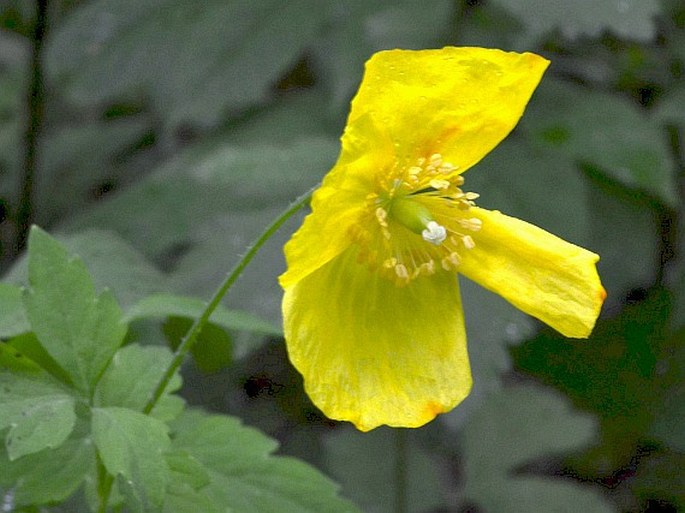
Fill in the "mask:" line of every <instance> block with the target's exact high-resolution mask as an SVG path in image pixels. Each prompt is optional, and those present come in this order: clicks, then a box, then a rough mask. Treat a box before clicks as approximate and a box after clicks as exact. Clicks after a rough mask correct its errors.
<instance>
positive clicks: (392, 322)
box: [283, 249, 471, 431]
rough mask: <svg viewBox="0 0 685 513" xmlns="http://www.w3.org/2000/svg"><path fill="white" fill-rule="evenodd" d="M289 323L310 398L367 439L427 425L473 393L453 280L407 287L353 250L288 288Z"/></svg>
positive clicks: (293, 354) (437, 278) (291, 349)
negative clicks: (371, 433) (383, 430)
mask: <svg viewBox="0 0 685 513" xmlns="http://www.w3.org/2000/svg"><path fill="white" fill-rule="evenodd" d="M283 317H284V331H285V338H286V342H287V347H288V354H289V356H290V359H291V361H292V362H293V364H294V365H295V367H296V368H297V369H298V370H299V371H300V372H301V373H302V375H303V376H304V382H305V389H306V391H307V394H308V395H309V397H310V398H311V399H312V401H313V402H314V403H315V404H316V405H317V406H318V407H319V408H320V409H321V410H322V411H323V412H324V413H325V414H326V415H327V416H329V417H330V418H333V419H338V420H348V421H350V422H353V423H354V424H355V425H356V426H357V428H359V429H360V430H362V431H368V430H370V429H373V428H375V427H377V426H379V425H382V424H387V425H389V426H395V427H418V426H421V425H423V424H425V423H427V422H429V421H430V420H432V419H433V418H434V417H435V416H436V415H437V414H439V413H442V412H446V411H449V410H450V409H452V408H453V407H454V406H456V405H457V404H458V403H459V402H461V401H462V400H463V399H464V398H465V397H466V395H468V393H469V390H470V388H471V373H470V370H469V362H468V355H467V353H466V335H465V332H464V319H463V313H462V307H461V300H460V295H459V287H458V283H457V279H456V277H455V276H454V275H451V274H449V273H446V272H438V273H436V274H435V275H433V276H430V277H424V278H422V279H420V280H415V281H414V282H412V283H411V284H410V285H408V286H406V287H397V286H396V285H395V284H394V283H393V282H391V281H389V280H387V279H385V278H382V277H380V276H379V275H378V274H377V273H373V272H370V271H369V270H368V269H367V268H366V267H365V266H363V265H360V264H358V263H357V261H356V256H355V250H354V249H350V250H348V251H346V252H344V253H342V254H340V255H339V256H338V257H336V258H335V259H333V260H331V261H330V262H328V263H327V264H326V265H325V266H323V267H321V268H319V269H318V270H317V271H315V272H313V273H311V274H310V275H308V276H307V277H305V278H304V279H302V280H301V281H299V282H297V283H296V284H295V285H293V286H292V287H289V288H286V291H285V296H284V300H283Z"/></svg>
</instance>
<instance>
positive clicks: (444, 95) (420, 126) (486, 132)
mask: <svg viewBox="0 0 685 513" xmlns="http://www.w3.org/2000/svg"><path fill="white" fill-rule="evenodd" d="M548 65H549V61H547V60H546V59H544V58H542V57H540V56H538V55H535V54H531V53H523V54H519V53H513V52H509V53H508V52H503V51H501V50H491V49H485V48H471V47H465V48H453V47H447V48H443V49H441V50H420V51H411V50H390V51H385V52H379V53H377V54H375V55H374V56H373V57H372V58H371V59H370V60H369V61H368V62H367V63H366V71H365V73H364V79H363V81H362V84H361V86H360V88H359V92H358V93H357V96H356V97H355V98H354V100H353V101H352V110H351V112H350V116H349V120H348V126H347V129H346V131H345V135H344V137H343V141H344V140H345V138H348V137H355V138H363V137H364V135H363V133H364V132H365V131H366V130H367V128H368V127H369V126H370V125H375V126H376V127H378V130H380V131H383V132H385V133H386V135H387V137H389V138H390V140H392V141H393V143H394V144H395V147H396V148H397V150H396V155H395V156H396V158H397V160H398V161H399V162H400V163H401V164H402V165H407V164H409V163H411V165H413V162H414V161H415V159H416V158H417V157H428V156H430V155H431V154H433V153H440V154H442V156H443V158H444V159H445V161H448V162H450V163H451V164H453V165H455V166H457V167H458V169H457V172H463V171H465V170H466V169H468V168H469V167H471V166H472V165H474V164H475V163H476V162H478V161H479V160H481V159H482V158H483V157H484V156H485V155H486V154H487V153H488V152H490V150H492V149H493V148H494V147H495V146H496V145H497V144H498V143H499V142H500V141H501V140H502V139H504V137H506V136H507V134H508V133H509V132H510V131H511V130H512V129H513V128H514V126H516V123H517V122H518V120H519V118H520V117H521V115H522V114H523V110H524V108H525V106H526V104H527V103H528V101H529V99H530V97H531V95H532V94H533V91H534V90H535V87H536V86H537V84H538V83H539V81H540V79H541V77H542V74H543V72H544V71H545V69H546V68H547V66H548ZM366 116H370V117H371V118H372V122H371V123H370V122H369V121H368V120H365V119H364V118H365V117H366ZM360 121H361V122H360ZM358 132H362V134H361V135H358V134H357V133H358Z"/></svg>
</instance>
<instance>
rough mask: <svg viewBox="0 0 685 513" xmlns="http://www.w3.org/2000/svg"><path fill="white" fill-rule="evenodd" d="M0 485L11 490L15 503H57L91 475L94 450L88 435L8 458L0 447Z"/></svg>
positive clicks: (93, 469)
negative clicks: (16, 458)
mask: <svg viewBox="0 0 685 513" xmlns="http://www.w3.org/2000/svg"><path fill="white" fill-rule="evenodd" d="M0 468H2V472H0V486H2V487H3V488H5V489H8V490H12V495H13V500H14V504H15V505H16V506H27V505H39V504H47V503H52V502H60V501H63V500H64V499H66V498H67V497H69V496H70V495H71V494H73V493H74V492H75V491H76V489H77V488H78V487H79V486H80V485H81V483H82V482H83V480H84V479H85V478H86V476H93V475H95V451H94V450H93V444H92V441H91V440H90V439H88V438H80V439H70V440H67V441H66V442H65V443H64V444H62V445H61V446H60V447H58V448H57V449H48V450H44V451H41V452H38V453H34V454H29V455H27V456H24V457H22V458H19V459H18V460H14V461H10V460H9V459H7V456H6V454H4V452H3V451H2V450H0Z"/></svg>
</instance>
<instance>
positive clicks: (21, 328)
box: [0, 283, 31, 338]
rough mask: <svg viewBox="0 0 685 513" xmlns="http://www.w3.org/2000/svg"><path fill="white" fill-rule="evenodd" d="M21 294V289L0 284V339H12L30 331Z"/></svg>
mask: <svg viewBox="0 0 685 513" xmlns="http://www.w3.org/2000/svg"><path fill="white" fill-rule="evenodd" d="M21 294H22V292H21V288H19V287H16V286H14V285H10V284H9V283H0V338H9V337H14V336H16V335H20V334H22V333H26V332H27V331H30V330H31V326H30V325H29V321H28V319H27V318H26V312H25V311H24V303H23V302H22V299H21Z"/></svg>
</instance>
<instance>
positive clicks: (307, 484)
mask: <svg viewBox="0 0 685 513" xmlns="http://www.w3.org/2000/svg"><path fill="white" fill-rule="evenodd" d="M173 431H174V437H173V447H174V449H175V450H182V451H186V452H187V453H188V454H190V455H192V456H193V457H194V458H196V459H197V461H199V462H200V463H201V464H202V465H203V466H204V467H205V469H206V470H207V471H208V473H209V476H210V478H211V482H210V483H209V484H208V485H207V486H206V487H205V488H203V489H202V495H203V496H204V497H207V498H210V499H211V500H212V502H213V503H214V504H215V505H216V506H217V508H219V507H220V508H222V509H221V510H222V511H225V510H227V509H228V510H231V511H250V512H253V513H291V512H292V513H307V512H311V513H315V512H316V513H319V512H321V511H326V512H327V513H329V512H330V513H335V512H357V511H358V510H357V509H356V508H354V506H352V505H351V504H350V503H349V502H347V501H345V500H343V499H340V498H338V497H337V496H336V493H335V486H334V485H333V484H332V483H331V482H330V481H329V480H328V479H326V478H325V477H324V476H322V475H321V474H319V473H318V472H317V471H316V470H315V469H314V468H312V467H310V466H308V465H306V464H304V463H302V462H300V461H298V460H295V459H292V458H285V457H274V456H271V455H270V453H271V452H273V451H274V450H275V448H276V442H274V441H273V440H271V439H269V438H267V437H266V436H264V435H262V434H261V433H259V432H258V431H256V430H255V429H252V428H248V427H244V426H242V425H241V424H240V422H239V421H238V420H237V419H235V418H232V417H227V416H218V415H211V416H210V415H205V414H203V413H200V412H198V411H187V412H186V413H185V414H184V415H183V416H182V417H181V418H180V419H179V420H178V421H177V422H175V423H174V425H173ZM186 502H187V501H186ZM169 511H170V510H169ZM186 511H188V512H190V511H196V510H190V509H180V510H178V512H177V513H185V512H186Z"/></svg>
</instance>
